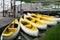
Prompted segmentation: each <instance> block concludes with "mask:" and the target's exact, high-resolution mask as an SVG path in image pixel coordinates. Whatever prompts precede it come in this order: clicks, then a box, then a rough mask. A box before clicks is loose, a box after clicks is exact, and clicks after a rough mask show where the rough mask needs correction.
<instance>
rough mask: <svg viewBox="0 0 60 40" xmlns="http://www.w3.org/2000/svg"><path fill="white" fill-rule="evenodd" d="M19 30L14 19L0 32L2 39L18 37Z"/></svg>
mask: <svg viewBox="0 0 60 40" xmlns="http://www.w3.org/2000/svg"><path fill="white" fill-rule="evenodd" d="M19 30H20V27H19V26H18V19H15V20H14V21H13V22H12V23H11V24H9V25H8V26H7V27H6V28H5V29H4V31H3V32H2V37H3V39H5V40H12V39H14V38H15V37H16V36H17V35H18V32H19Z"/></svg>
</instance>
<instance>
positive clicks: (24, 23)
mask: <svg viewBox="0 0 60 40" xmlns="http://www.w3.org/2000/svg"><path fill="white" fill-rule="evenodd" d="M21 23H22V24H23V25H28V24H29V23H27V22H25V21H21Z"/></svg>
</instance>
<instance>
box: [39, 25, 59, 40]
mask: <svg viewBox="0 0 60 40" xmlns="http://www.w3.org/2000/svg"><path fill="white" fill-rule="evenodd" d="M40 40H60V24H57V25H55V26H54V27H52V28H51V29H50V30H48V31H46V33H45V35H44V36H43V37H42V38H41V39H40Z"/></svg>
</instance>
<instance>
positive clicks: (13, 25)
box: [10, 24, 18, 28]
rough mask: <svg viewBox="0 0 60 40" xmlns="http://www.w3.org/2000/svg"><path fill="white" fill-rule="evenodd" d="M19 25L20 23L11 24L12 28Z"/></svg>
mask: <svg viewBox="0 0 60 40" xmlns="http://www.w3.org/2000/svg"><path fill="white" fill-rule="evenodd" d="M17 27H18V24H11V25H10V28H17Z"/></svg>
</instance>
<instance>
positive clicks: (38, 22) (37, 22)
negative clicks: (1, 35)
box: [24, 16, 47, 29]
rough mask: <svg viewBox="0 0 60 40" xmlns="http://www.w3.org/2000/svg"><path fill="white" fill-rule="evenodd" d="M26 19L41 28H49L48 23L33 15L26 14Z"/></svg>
mask: <svg viewBox="0 0 60 40" xmlns="http://www.w3.org/2000/svg"><path fill="white" fill-rule="evenodd" d="M24 19H26V20H28V21H29V22H30V23H31V24H33V25H35V26H36V27H37V28H39V29H47V25H46V24H44V23H43V22H41V21H39V20H36V19H35V18H33V17H30V16H24Z"/></svg>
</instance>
